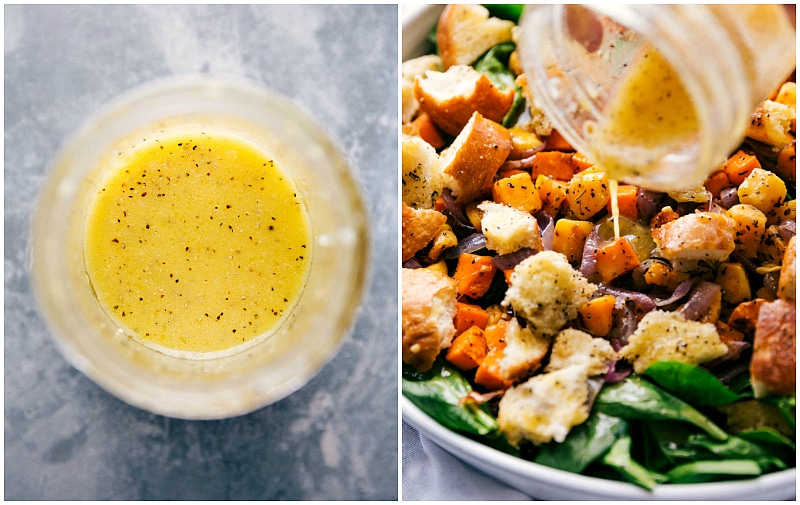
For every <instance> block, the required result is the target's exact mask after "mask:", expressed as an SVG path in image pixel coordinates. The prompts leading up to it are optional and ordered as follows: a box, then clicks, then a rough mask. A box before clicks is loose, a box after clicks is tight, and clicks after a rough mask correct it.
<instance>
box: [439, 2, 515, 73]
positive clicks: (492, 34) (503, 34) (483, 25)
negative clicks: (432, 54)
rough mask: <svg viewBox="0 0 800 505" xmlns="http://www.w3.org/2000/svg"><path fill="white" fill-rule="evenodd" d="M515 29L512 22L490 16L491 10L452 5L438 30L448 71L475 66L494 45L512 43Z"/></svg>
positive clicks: (443, 59) (474, 6) (443, 58)
mask: <svg viewBox="0 0 800 505" xmlns="http://www.w3.org/2000/svg"><path fill="white" fill-rule="evenodd" d="M513 28H514V23H513V22H511V21H507V20H504V19H499V18H494V17H489V10H488V9H487V8H486V7H483V6H482V5H477V4H472V5H461V4H451V5H448V6H447V7H445V9H444V11H442V15H441V16H440V17H439V24H438V26H437V29H436V44H437V46H438V47H439V54H441V56H442V64H443V65H444V68H445V69H448V68H450V67H451V66H453V65H471V64H472V63H475V62H476V61H477V60H478V58H480V57H481V56H482V55H483V53H485V52H486V51H488V50H489V49H491V48H492V47H493V46H495V45H497V44H500V43H503V42H509V41H511V39H512V34H511V31H512V29H513Z"/></svg>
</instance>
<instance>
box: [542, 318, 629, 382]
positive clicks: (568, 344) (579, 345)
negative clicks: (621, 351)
mask: <svg viewBox="0 0 800 505" xmlns="http://www.w3.org/2000/svg"><path fill="white" fill-rule="evenodd" d="M616 360H617V352H616V351H615V350H614V348H613V347H611V344H610V343H609V342H608V340H604V339H602V338H595V337H593V336H591V335H589V334H588V333H586V332H585V331H581V330H576V329H574V328H567V329H565V330H562V331H561V332H560V333H559V334H558V335H557V336H556V338H555V341H554V342H553V350H552V352H551V353H550V363H548V364H547V368H545V372H554V371H556V370H561V369H562V368H567V367H570V366H572V365H583V366H585V367H586V368H587V373H588V375H589V376H590V377H593V376H595V375H603V374H605V373H606V372H608V370H609V367H610V366H611V364H612V363H614V362H615V361H616Z"/></svg>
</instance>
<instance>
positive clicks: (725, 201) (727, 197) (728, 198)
mask: <svg viewBox="0 0 800 505" xmlns="http://www.w3.org/2000/svg"><path fill="white" fill-rule="evenodd" d="M738 203H739V192H738V189H737V188H725V189H723V190H722V191H720V192H719V204H720V205H721V206H722V207H723V208H725V209H730V208H731V207H733V206H734V205H736V204H738Z"/></svg>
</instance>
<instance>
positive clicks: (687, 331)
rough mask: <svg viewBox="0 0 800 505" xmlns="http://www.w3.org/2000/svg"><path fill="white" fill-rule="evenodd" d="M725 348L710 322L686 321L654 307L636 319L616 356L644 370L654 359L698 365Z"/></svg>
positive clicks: (677, 315) (674, 313)
mask: <svg viewBox="0 0 800 505" xmlns="http://www.w3.org/2000/svg"><path fill="white" fill-rule="evenodd" d="M727 352H728V348H727V347H726V346H725V344H723V343H722V340H721V339H720V337H719V334H718V333H717V329H716V327H715V326H714V325H713V324H711V323H701V322H698V321H689V320H687V319H686V318H684V317H683V316H682V315H680V314H678V313H676V312H665V311H661V310H654V311H652V312H648V313H647V314H646V315H645V316H644V317H643V318H642V320H641V321H640V322H639V326H638V327H637V328H636V331H634V332H633V334H632V335H631V336H630V337H628V344H627V345H626V346H625V347H623V348H622V349H620V351H619V356H620V357H621V358H624V359H626V360H627V361H629V362H630V363H632V364H633V370H634V371H635V372H636V373H644V372H645V371H646V370H647V368H648V367H649V366H650V365H652V364H653V363H655V362H657V361H679V362H681V363H686V364H690V365H700V364H702V363H706V362H709V361H711V360H714V359H717V358H720V357H722V356H724V355H725V354H726V353H727Z"/></svg>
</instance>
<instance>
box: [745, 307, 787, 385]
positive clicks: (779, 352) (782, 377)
mask: <svg viewBox="0 0 800 505" xmlns="http://www.w3.org/2000/svg"><path fill="white" fill-rule="evenodd" d="M796 311H797V307H796V305H795V303H794V302H789V301H786V300H781V299H777V300H775V301H772V302H765V303H762V304H761V307H760V309H759V311H758V322H757V323H756V333H755V337H754V339H753V359H752V361H751V362H750V374H751V376H752V383H753V392H754V393H755V396H756V398H762V397H764V396H767V395H768V394H769V393H770V392H771V393H775V394H779V395H791V394H794V393H795V384H796V373H797V372H796V350H797V344H796V338H797V337H796V335H797V326H796V318H797V312H796Z"/></svg>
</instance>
